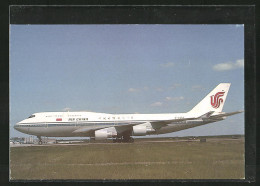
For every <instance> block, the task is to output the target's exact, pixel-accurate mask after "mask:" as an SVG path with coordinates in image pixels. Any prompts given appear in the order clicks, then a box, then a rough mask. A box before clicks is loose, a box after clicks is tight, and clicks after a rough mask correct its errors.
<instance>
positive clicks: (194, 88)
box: [191, 85, 205, 91]
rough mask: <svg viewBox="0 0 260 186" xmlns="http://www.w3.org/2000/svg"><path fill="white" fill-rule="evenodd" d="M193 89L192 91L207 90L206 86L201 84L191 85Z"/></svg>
mask: <svg viewBox="0 0 260 186" xmlns="http://www.w3.org/2000/svg"><path fill="white" fill-rule="evenodd" d="M191 90H192V91H202V90H205V88H204V87H203V86H201V85H193V86H192V87H191Z"/></svg>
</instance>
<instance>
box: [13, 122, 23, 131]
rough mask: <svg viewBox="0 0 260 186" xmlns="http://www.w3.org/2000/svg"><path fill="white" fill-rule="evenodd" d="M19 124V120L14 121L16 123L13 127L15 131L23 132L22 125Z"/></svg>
mask: <svg viewBox="0 0 260 186" xmlns="http://www.w3.org/2000/svg"><path fill="white" fill-rule="evenodd" d="M20 124H21V123H20V122H18V123H16V124H15V125H14V129H15V130H17V131H19V132H23V130H22V127H21V125H20Z"/></svg>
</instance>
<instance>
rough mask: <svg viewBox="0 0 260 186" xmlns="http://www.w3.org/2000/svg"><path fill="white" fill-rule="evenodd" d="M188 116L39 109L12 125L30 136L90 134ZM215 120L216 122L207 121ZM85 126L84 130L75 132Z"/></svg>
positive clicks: (181, 125)
mask: <svg viewBox="0 0 260 186" xmlns="http://www.w3.org/2000/svg"><path fill="white" fill-rule="evenodd" d="M187 117H190V116H189V115H188V114H187V113H178V114H106V113H95V112H42V113H35V114H33V115H32V116H31V117H30V118H27V119H25V120H23V121H21V122H19V123H17V124H16V125H15V129H16V130H18V131H20V132H23V133H26V134H31V135H36V136H48V137H76V136H89V137H91V136H93V132H92V131H93V130H98V129H102V128H108V127H114V126H124V125H129V124H132V125H138V124H144V123H146V122H156V121H162V120H172V119H181V118H187ZM210 122H215V121H210ZM207 123H209V121H203V120H202V119H198V120H190V121H189V120H186V121H179V122H173V123H170V124H168V125H166V126H164V127H161V128H160V129H158V130H156V131H151V132H149V133H148V134H164V133H170V132H174V131H179V130H183V129H187V128H191V127H195V126H199V125H203V124H207ZM81 128H82V129H84V133H75V132H74V131H76V130H80V129H81Z"/></svg>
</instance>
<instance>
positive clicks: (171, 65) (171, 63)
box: [160, 62, 174, 68]
mask: <svg viewBox="0 0 260 186" xmlns="http://www.w3.org/2000/svg"><path fill="white" fill-rule="evenodd" d="M160 66H161V67H164V68H168V67H173V66H174V63H173V62H169V63H162V64H160Z"/></svg>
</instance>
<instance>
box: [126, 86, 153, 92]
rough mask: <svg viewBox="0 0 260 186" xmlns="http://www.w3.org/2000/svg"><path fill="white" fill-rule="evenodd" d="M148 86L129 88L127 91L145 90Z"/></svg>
mask: <svg viewBox="0 0 260 186" xmlns="http://www.w3.org/2000/svg"><path fill="white" fill-rule="evenodd" d="M147 90H149V87H147V86H144V87H143V88H129V89H128V92H140V91H147Z"/></svg>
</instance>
